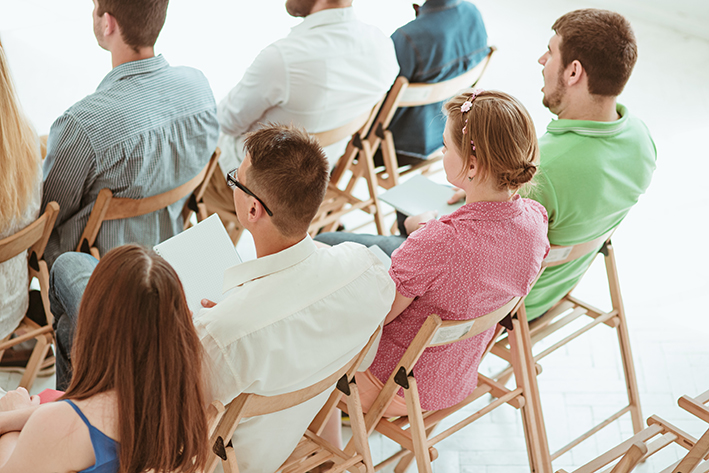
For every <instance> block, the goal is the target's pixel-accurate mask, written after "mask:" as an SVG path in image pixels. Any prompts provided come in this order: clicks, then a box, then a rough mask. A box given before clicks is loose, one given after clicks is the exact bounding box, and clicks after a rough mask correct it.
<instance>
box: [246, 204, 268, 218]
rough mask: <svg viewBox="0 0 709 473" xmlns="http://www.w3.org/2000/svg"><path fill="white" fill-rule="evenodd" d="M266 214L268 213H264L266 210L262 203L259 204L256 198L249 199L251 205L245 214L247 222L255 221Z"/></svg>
mask: <svg viewBox="0 0 709 473" xmlns="http://www.w3.org/2000/svg"><path fill="white" fill-rule="evenodd" d="M266 215H268V214H266V211H265V210H264V209H263V205H261V204H260V203H259V202H258V201H257V200H256V199H251V205H250V206H249V213H248V215H247V218H248V219H249V222H251V223H255V222H257V221H259V220H261V219H262V218H263V217H265V216H266Z"/></svg>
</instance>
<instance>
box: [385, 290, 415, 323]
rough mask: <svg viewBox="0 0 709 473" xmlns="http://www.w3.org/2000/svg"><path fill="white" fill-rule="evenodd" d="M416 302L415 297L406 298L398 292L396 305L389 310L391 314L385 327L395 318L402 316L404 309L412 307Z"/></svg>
mask: <svg viewBox="0 0 709 473" xmlns="http://www.w3.org/2000/svg"><path fill="white" fill-rule="evenodd" d="M413 301H414V298H413V297H404V296H402V295H401V294H399V291H396V297H395V298H394V303H393V304H392V305H391V309H390V310H389V313H388V314H387V316H386V319H384V325H386V324H388V323H389V322H391V321H392V320H394V319H395V318H397V317H398V316H399V314H401V313H402V312H403V311H404V309H406V308H407V307H408V306H410V305H411V303H412V302H413Z"/></svg>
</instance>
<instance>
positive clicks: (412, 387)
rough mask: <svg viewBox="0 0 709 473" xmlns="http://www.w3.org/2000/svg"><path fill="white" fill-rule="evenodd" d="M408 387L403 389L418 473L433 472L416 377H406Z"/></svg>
mask: <svg viewBox="0 0 709 473" xmlns="http://www.w3.org/2000/svg"><path fill="white" fill-rule="evenodd" d="M408 381H409V387H408V388H407V389H404V396H405V398H406V412H407V414H408V416H409V423H410V425H411V427H410V429H411V440H412V441H413V444H414V456H415V458H416V466H417V467H418V471H419V473H433V470H432V468H431V456H430V454H429V452H428V439H427V438H426V428H425V427H424V423H423V416H422V415H421V402H420V400H419V391H418V386H417V385H416V378H414V377H413V376H409V377H408Z"/></svg>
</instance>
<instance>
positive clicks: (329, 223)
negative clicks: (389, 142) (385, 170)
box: [308, 99, 385, 236]
mask: <svg viewBox="0 0 709 473" xmlns="http://www.w3.org/2000/svg"><path fill="white" fill-rule="evenodd" d="M382 101H383V99H382ZM382 101H379V102H378V103H377V104H375V106H374V107H373V108H372V109H371V110H370V111H368V112H366V113H365V114H363V115H361V116H359V117H357V118H355V119H354V120H352V121H351V122H350V123H347V124H345V125H343V126H341V127H339V128H336V129H333V130H328V131H324V132H322V133H315V134H313V136H314V137H315V138H316V139H317V140H318V141H319V142H320V145H321V146H323V147H325V146H328V145H331V144H333V143H337V142H338V141H341V140H343V139H345V138H347V137H348V136H351V139H350V142H349V143H348V144H347V148H346V149H345V152H344V154H343V155H342V156H341V157H340V159H339V160H338V161H337V164H336V165H335V168H334V169H333V170H332V173H331V175H330V182H329V184H328V187H327V193H326V194H325V198H324V199H323V203H322V204H321V206H320V209H319V210H318V213H317V214H316V216H315V218H314V219H313V221H312V223H311V224H310V227H309V229H308V232H309V233H310V234H311V235H313V236H314V235H316V234H317V233H318V232H319V231H321V230H324V231H331V230H334V229H335V228H336V227H337V225H338V223H339V221H340V218H341V217H342V216H344V215H346V214H348V213H350V212H353V211H355V210H362V211H365V212H367V213H369V214H372V215H373V216H374V222H375V224H376V226H377V231H378V232H379V234H380V235H382V234H384V231H385V228H384V217H383V215H382V211H381V207H380V204H379V197H378V194H377V186H376V185H375V177H374V150H376V147H377V146H379V141H378V140H377V139H375V138H366V139H365V138H364V137H366V136H367V135H368V134H369V132H370V130H371V128H372V126H373V125H375V124H376V123H377V120H378V117H377V114H378V113H379V111H380V108H381V107H382ZM348 174H350V177H349V181H347V183H346V184H345V186H344V189H343V188H340V185H342V184H344V180H345V179H346V176H347V175H348ZM360 177H364V178H365V179H366V181H367V187H368V191H369V196H368V198H366V199H364V200H362V199H359V198H357V197H355V196H354V195H353V194H352V192H353V190H354V187H355V184H356V183H357V181H358V180H359V178H360Z"/></svg>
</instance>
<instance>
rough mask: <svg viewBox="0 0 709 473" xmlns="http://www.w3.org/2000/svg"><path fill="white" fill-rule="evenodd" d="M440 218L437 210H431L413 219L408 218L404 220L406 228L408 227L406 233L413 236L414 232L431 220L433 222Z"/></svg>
mask: <svg viewBox="0 0 709 473" xmlns="http://www.w3.org/2000/svg"><path fill="white" fill-rule="evenodd" d="M436 216H438V212H437V211H436V210H429V211H428V212H424V213H422V214H419V215H413V216H411V217H406V220H404V226H405V227H406V233H408V234H409V235H411V234H412V233H413V232H415V231H416V230H418V229H419V228H421V226H422V225H423V224H424V223H426V222H428V221H429V220H433V219H434V218H436Z"/></svg>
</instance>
